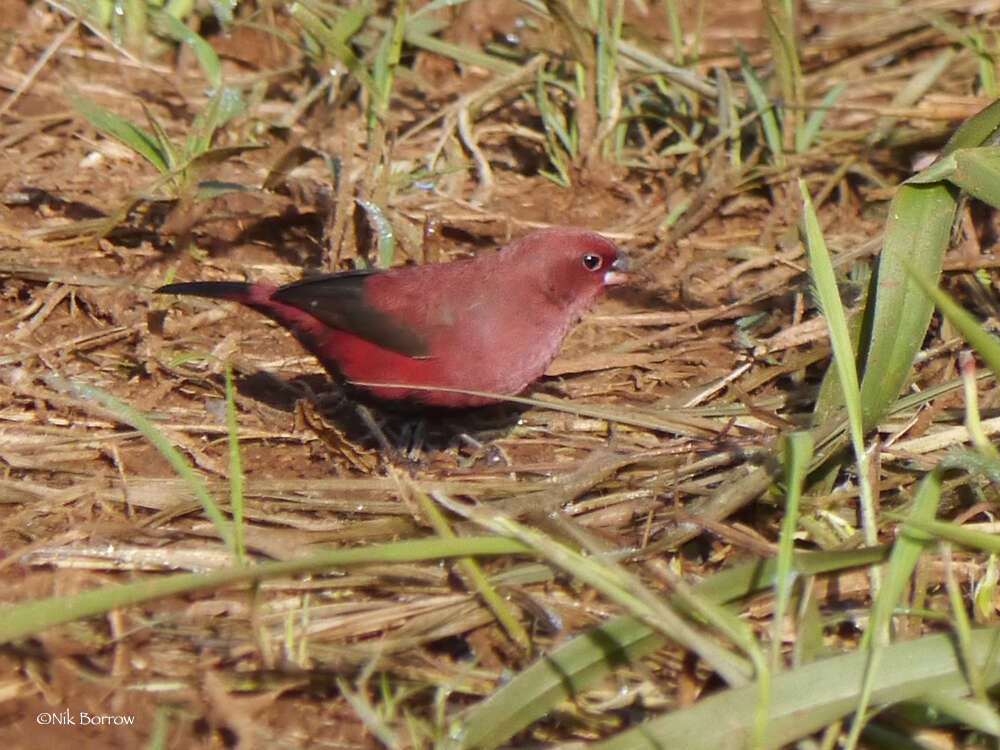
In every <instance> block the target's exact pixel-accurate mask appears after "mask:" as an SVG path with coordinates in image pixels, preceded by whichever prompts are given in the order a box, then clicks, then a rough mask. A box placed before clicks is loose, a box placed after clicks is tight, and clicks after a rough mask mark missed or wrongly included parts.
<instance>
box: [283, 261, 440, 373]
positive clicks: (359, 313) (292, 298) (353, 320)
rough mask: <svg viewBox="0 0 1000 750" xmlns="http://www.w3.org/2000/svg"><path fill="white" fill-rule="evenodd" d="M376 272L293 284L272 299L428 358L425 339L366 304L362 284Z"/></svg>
mask: <svg viewBox="0 0 1000 750" xmlns="http://www.w3.org/2000/svg"><path fill="white" fill-rule="evenodd" d="M375 273H378V271H348V272H346V273H334V274H329V275H326V276H314V277H312V278H308V279H303V280H302V281H296V282H295V283H293V284H288V285H287V286H283V287H281V288H280V289H278V290H277V291H276V292H275V293H274V294H272V295H271V299H272V300H274V301H276V302H281V303H283V304H286V305H291V306H292V307H295V308H298V309H299V310H302V311H303V312H306V313H308V314H309V315H312V316H313V317H314V318H316V319H317V320H319V321H322V322H323V323H325V324H326V325H328V326H331V327H332V328H336V329H338V330H341V331H345V332H347V333H350V334H353V335H354V336H357V337H358V338H361V339H364V340H365V341H368V342H370V343H372V344H375V345H376V346H379V347H381V348H383V349H388V350H390V351H394V352H397V353H399V354H405V355H406V356H408V357H413V358H415V359H423V358H426V357H428V356H430V345H429V342H428V340H427V337H426V336H423V335H421V334H420V333H418V332H417V331H415V330H413V329H412V328H411V327H409V326H407V325H405V324H403V323H401V322H399V321H398V320H396V318H394V317H393V316H391V315H389V314H387V313H385V312H383V311H381V310H379V309H377V308H375V307H373V306H372V305H371V304H369V303H368V302H367V301H366V300H365V281H366V280H367V279H368V277H370V276H371V275H372V274H375Z"/></svg>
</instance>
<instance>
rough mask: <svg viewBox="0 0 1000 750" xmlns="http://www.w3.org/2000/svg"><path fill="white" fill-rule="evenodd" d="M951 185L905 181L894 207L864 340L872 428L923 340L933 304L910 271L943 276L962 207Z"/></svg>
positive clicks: (867, 415)
mask: <svg viewBox="0 0 1000 750" xmlns="http://www.w3.org/2000/svg"><path fill="white" fill-rule="evenodd" d="M957 206H958V203H957V200H956V196H955V193H954V191H953V190H952V189H951V188H949V187H948V186H946V185H942V184H937V185H918V186H914V185H903V186H901V187H900V188H899V190H898V192H897V193H896V196H895V197H894V198H893V200H892V204H891V206H890V208H889V220H888V223H887V226H886V230H885V244H884V245H883V248H882V253H881V255H879V260H878V266H877V269H876V272H875V275H874V276H873V277H872V283H871V285H870V291H869V298H868V305H867V309H866V313H865V326H864V331H867V335H865V333H864V332H863V334H862V342H865V343H867V351H866V352H864V353H863V355H862V359H863V361H864V376H863V378H862V381H861V403H862V408H863V410H864V430H865V432H868V431H869V430H871V429H872V428H873V427H874V426H875V425H876V424H877V423H878V421H879V420H880V419H881V418H882V417H883V416H884V415H885V412H886V409H888V408H889V405H890V404H892V402H893V401H895V400H896V398H897V397H898V396H899V393H900V391H902V389H903V386H904V385H905V383H906V381H907V379H908V378H909V376H910V368H911V366H912V364H913V358H914V357H915V356H916V354H917V351H919V349H920V346H921V345H922V344H923V340H924V334H925V333H926V331H927V326H928V324H929V323H930V319H931V313H932V312H933V305H932V304H931V302H930V300H928V299H927V298H926V296H925V295H924V293H923V292H922V291H921V290H920V287H919V286H918V284H917V282H916V281H915V280H914V279H913V278H912V277H911V276H910V275H909V274H907V272H906V265H907V264H910V265H912V266H913V267H914V268H915V269H917V270H918V271H920V273H922V274H923V275H925V276H927V277H928V278H932V279H935V280H936V279H937V277H938V274H940V272H941V264H942V262H943V259H944V252H945V250H946V249H947V247H948V241H949V238H950V236H951V225H952V222H953V221H954V217H955V211H956V210H957Z"/></svg>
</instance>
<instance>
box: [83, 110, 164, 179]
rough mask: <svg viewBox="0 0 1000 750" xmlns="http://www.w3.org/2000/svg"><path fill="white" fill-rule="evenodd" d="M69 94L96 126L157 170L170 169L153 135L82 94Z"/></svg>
mask: <svg viewBox="0 0 1000 750" xmlns="http://www.w3.org/2000/svg"><path fill="white" fill-rule="evenodd" d="M68 96H69V99H70V101H71V102H72V103H73V106H74V107H75V108H76V110H77V111H78V112H79V113H80V114H81V115H83V116H84V117H86V118H87V119H88V120H89V121H90V124H91V125H93V126H94V127H95V128H97V129H98V130H100V131H102V132H104V133H106V134H108V135H110V136H112V137H114V138H117V139H118V140H119V141H121V142H122V143H124V144H125V145H126V146H128V147H129V148H130V149H132V150H133V151H135V152H136V153H137V154H139V155H140V156H142V157H144V158H145V159H146V161H148V162H149V163H150V164H152V165H153V166H154V167H156V169H157V171H159V172H167V171H169V170H170V166H169V163H168V159H167V157H166V155H165V154H163V153H161V151H160V149H159V148H158V146H157V142H156V139H155V138H154V137H153V136H152V135H150V134H149V133H147V132H146V131H145V130H143V129H142V128H140V127H139V126H137V125H134V124H132V123H131V122H129V121H128V120H126V119H125V118H124V117H120V116H119V115H116V114H115V113H114V112H111V111H109V110H107V109H104V107H101V106H98V105H97V104H95V103H94V102H92V101H91V100H90V99H88V98H87V97H85V96H82V95H81V94H78V93H76V92H72V91H71V92H69V93H68Z"/></svg>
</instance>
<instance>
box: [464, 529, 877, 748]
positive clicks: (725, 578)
mask: <svg viewBox="0 0 1000 750" xmlns="http://www.w3.org/2000/svg"><path fill="white" fill-rule="evenodd" d="M887 552H888V551H887V550H886V549H883V548H875V549H861V550H847V551H841V552H818V553H817V552H807V553H799V554H796V555H795V557H794V561H793V564H792V568H793V569H794V570H796V571H797V572H798V573H799V575H801V576H810V575H820V574H822V573H825V572H831V571H835V570H845V569H848V568H853V567H857V566H859V565H869V564H871V563H874V562H879V561H882V560H884V559H885V556H886V554H887ZM776 573H777V566H776V561H775V560H761V561H757V562H752V563H745V564H742V565H736V566H733V567H731V568H726V569H725V570H721V571H719V572H718V573H715V574H713V575H711V576H709V577H708V578H706V579H705V580H703V581H701V582H700V583H698V584H697V585H696V586H695V587H694V589H695V591H696V592H697V594H698V595H699V596H701V597H703V598H706V599H709V600H711V601H713V602H715V603H717V604H723V603H725V602H729V601H733V600H735V599H740V598H742V597H745V596H750V595H752V594H754V593H756V592H759V591H763V590H765V589H767V588H769V587H770V586H771V585H772V582H773V581H774V580H775V576H776ZM665 642H666V636H664V635H663V634H662V633H660V632H659V631H657V630H656V629H654V628H652V627H650V626H649V625H647V624H645V623H643V622H640V621H639V620H637V619H636V618H634V617H631V616H622V617H617V618H614V619H612V620H610V621H608V622H606V623H604V624H602V625H600V626H598V627H596V628H594V629H593V630H591V631H590V632H588V633H584V634H583V635H581V636H578V637H576V638H574V639H573V640H571V641H569V642H568V643H566V644H564V645H562V646H560V647H558V648H557V649H555V650H554V651H552V652H551V653H549V654H546V655H545V656H544V657H542V658H541V659H539V660H538V661H536V662H535V663H534V664H532V665H531V666H530V667H528V668H527V669H525V670H523V671H522V672H520V673H519V674H517V675H516V676H515V677H514V678H513V679H511V680H510V682H508V683H506V684H505V685H503V686H502V687H501V688H500V689H499V690H497V691H496V692H495V693H493V695H491V696H490V697H489V698H487V699H486V700H485V701H483V702H482V703H479V704H477V705H475V706H473V707H472V708H471V709H470V710H469V711H468V712H467V713H466V715H465V716H464V718H463V721H462V723H461V724H460V726H459V729H458V730H457V732H456V734H455V739H456V740H457V741H458V742H457V745H458V746H459V747H495V746H497V745H501V744H503V743H505V742H506V741H507V740H508V739H509V738H510V737H512V736H513V735H514V734H516V733H517V732H520V731H521V730H523V729H524V728H526V727H527V726H528V725H529V724H531V722H533V721H535V720H536V719H538V718H541V717H542V716H545V715H546V714H547V713H549V712H550V711H552V710H553V709H554V708H555V707H556V706H557V705H558V704H560V703H562V702H563V701H565V700H570V699H572V698H573V696H574V695H577V694H579V693H580V692H582V691H584V690H586V689H588V688H589V687H591V686H592V685H594V684H595V683H596V682H597V681H598V680H600V679H602V678H604V677H605V676H607V675H608V674H609V673H611V672H612V671H613V670H614V669H615V668H617V667H618V666H619V665H620V664H623V663H627V662H630V661H634V660H637V659H639V658H641V657H643V656H645V655H646V654H649V653H652V652H653V651H655V650H657V649H658V648H660V647H661V646H662V645H663V644H664V643H665Z"/></svg>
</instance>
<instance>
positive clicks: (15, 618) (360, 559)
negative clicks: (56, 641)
mask: <svg viewBox="0 0 1000 750" xmlns="http://www.w3.org/2000/svg"><path fill="white" fill-rule="evenodd" d="M529 551H530V550H529V549H528V548H527V547H525V546H524V545H523V544H521V543H519V542H516V541H513V540H511V539H503V538H501V537H460V538H458V539H449V540H441V539H411V540H407V541H403V542H388V543H385V544H371V545H368V546H366V547H352V548H350V549H338V550H332V551H329V552H320V553H316V554H311V555H308V556H306V557H302V558H296V559H294V560H284V561H281V562H267V563H261V564H259V565H250V566H234V567H232V568H225V569H223V570H215V571H210V572H208V573H177V574H173V575H163V576H148V577H145V578H143V579H141V580H139V581H136V582H134V583H121V584H113V585H111V586H102V587H100V588H97V589H89V590H87V591H81V592H79V593H77V594H69V595H66V596H54V597H50V598H47V599H40V600H36V601H31V602H23V603H21V604H14V605H12V606H7V607H5V608H4V609H3V610H2V611H0V643H7V642H9V641H12V640H16V639H18V638H24V637H26V636H29V635H31V634H32V633H37V632H38V631H40V630H43V629H44V628H47V627H52V626H53V625H59V624H62V623H65V622H72V621H73V620H78V619H80V618H82V617H91V616H94V615H100V614H104V613H105V612H108V611H110V610H112V609H115V608H118V607H125V606H128V605H131V604H140V603H142V602H148V601H151V600H153V599H159V598H162V597H165V596H172V595H175V594H186V593H190V592H192V591H199V590H202V589H210V588H218V587H221V586H232V585H235V584H240V583H250V582H254V581H265V580H269V579H271V578H279V577H282V576H293V575H299V574H302V573H318V572H322V571H324V570H329V569H331V568H337V567H342V566H347V565H370V564H375V563H387V562H395V563H398V562H414V561H417V560H436V559H439V558H452V557H462V556H469V555H511V554H523V553H525V552H529Z"/></svg>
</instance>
